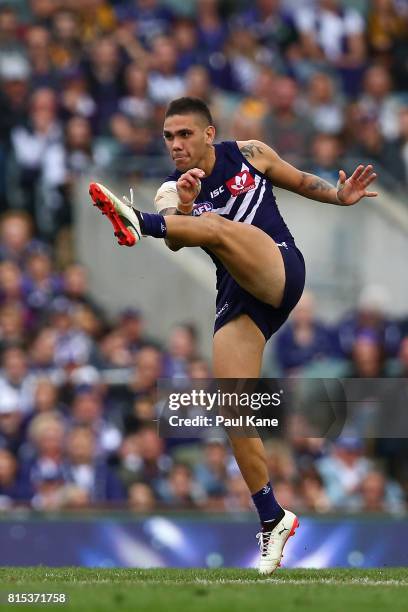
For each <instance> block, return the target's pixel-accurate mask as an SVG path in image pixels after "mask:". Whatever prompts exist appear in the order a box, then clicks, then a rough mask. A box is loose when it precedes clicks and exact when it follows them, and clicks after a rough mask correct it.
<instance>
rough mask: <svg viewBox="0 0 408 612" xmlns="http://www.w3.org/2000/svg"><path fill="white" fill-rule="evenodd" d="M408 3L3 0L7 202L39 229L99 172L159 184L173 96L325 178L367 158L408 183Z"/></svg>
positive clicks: (62, 222)
mask: <svg viewBox="0 0 408 612" xmlns="http://www.w3.org/2000/svg"><path fill="white" fill-rule="evenodd" d="M407 56H408V8H407V3H406V2H405V0H372V1H371V0H251V1H250V0H196V1H193V0H192V1H191V2H182V0H166V1H159V0H112V1H111V2H108V1H107V0H12V1H7V0H6V1H4V0H0V83H1V87H0V92H1V93H0V210H6V209H8V208H18V209H20V210H24V211H27V212H29V213H30V214H31V215H32V216H33V219H34V223H35V226H36V229H37V231H38V232H39V234H40V235H41V236H42V237H43V238H44V239H48V240H49V239H50V238H51V237H53V236H54V234H55V232H56V231H57V230H58V229H59V228H60V227H64V226H67V225H68V226H69V224H70V223H71V217H72V214H71V201H72V197H73V189H74V187H75V182H76V179H77V177H78V176H79V175H81V174H86V173H88V172H89V171H90V169H92V171H93V172H95V169H99V170H104V169H105V170H106V169H108V168H109V172H111V173H122V174H125V175H126V176H127V177H132V178H135V179H136V178H137V177H138V176H145V177H155V178H161V177H163V176H165V175H166V173H167V171H168V168H169V167H168V163H169V162H168V159H167V157H166V155H165V150H164V147H163V141H162V137H161V130H162V120H163V114H164V109H165V107H166V104H167V103H168V102H169V100H171V99H172V98H175V97H178V96H181V95H184V94H185V95H191V96H198V97H201V98H203V99H205V100H206V101H207V102H208V103H209V104H210V106H211V108H212V111H213V114H214V117H215V122H216V125H217V128H218V134H219V137H220V138H221V139H228V138H229V139H238V140H239V139H248V138H259V139H261V140H263V141H266V142H267V143H268V144H270V145H272V146H273V147H274V148H276V149H277V150H278V152H279V153H280V154H281V155H282V156H283V157H284V158H286V159H287V160H289V161H290V162H292V163H295V164H297V165H298V166H299V167H302V168H303V169H305V170H308V171H312V172H316V173H318V174H320V175H323V176H324V178H327V179H329V180H331V181H335V180H336V179H337V171H338V168H339V164H342V165H344V168H345V170H348V169H350V168H351V167H352V166H353V165H354V160H358V161H359V162H374V163H375V164H376V166H377V167H378V172H379V174H380V177H381V180H382V182H383V184H384V185H385V186H386V187H388V188H389V189H397V188H398V186H399V185H406V184H407V180H408V97H407V93H406V92H407V91H408V68H407V60H406V58H407Z"/></svg>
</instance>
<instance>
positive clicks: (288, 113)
mask: <svg viewBox="0 0 408 612" xmlns="http://www.w3.org/2000/svg"><path fill="white" fill-rule="evenodd" d="M298 93H299V90H298V86H297V84H296V82H295V81H294V80H293V79H291V78H289V77H278V78H277V79H276V80H275V88H274V95H273V96H272V107H271V112H270V115H268V116H267V117H266V119H265V122H264V126H263V133H264V140H265V142H266V144H268V145H270V146H271V147H272V148H273V149H275V150H276V151H277V152H278V153H279V155H281V156H282V157H283V158H284V159H286V160H287V161H289V162H290V163H294V164H295V165H296V164H301V163H302V161H303V160H304V159H305V158H306V157H307V155H308V153H309V143H310V139H311V137H312V134H313V127H312V125H311V124H310V123H309V121H308V120H307V119H305V117H303V116H301V115H300V114H299V113H298V112H297V110H296V100H297V97H298Z"/></svg>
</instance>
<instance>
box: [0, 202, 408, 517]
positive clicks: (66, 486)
mask: <svg viewBox="0 0 408 612" xmlns="http://www.w3.org/2000/svg"><path fill="white" fill-rule="evenodd" d="M56 262H58V258H56V257H55V251H54V252H53V251H51V249H50V247H49V246H48V245H47V244H46V243H44V242H42V241H40V240H39V239H38V238H36V237H35V234H34V233H33V224H32V220H31V218H30V216H29V215H28V213H26V212H24V211H8V212H6V213H4V215H3V217H2V219H1V221H0V510H5V511H7V510H10V509H12V508H16V507H28V508H31V509H34V510H38V511H43V510H44V511H46V510H60V509H84V508H89V507H93V508H105V507H109V508H120V509H123V508H125V509H126V508H127V509H129V510H132V511H135V512H151V511H155V510H163V509H169V510H184V511H185V510H188V509H193V508H199V509H203V510H213V511H227V512H235V511H247V510H250V509H251V508H252V501H251V499H250V496H249V493H248V490H247V489H246V486H245V484H244V482H243V480H242V477H241V476H240V474H239V472H238V468H237V465H236V463H235V460H234V459H233V457H232V455H231V452H230V449H229V445H228V442H227V441H226V440H223V439H218V440H216V439H214V438H208V439H206V440H205V441H204V442H198V441H197V440H192V439H190V440H182V439H177V440H176V439H163V438H161V437H159V435H158V429H157V418H158V417H159V416H160V410H161V405H160V402H159V397H158V395H157V388H156V382H157V380H158V378H160V377H166V378H169V379H171V380H173V381H175V382H177V380H180V379H182V380H189V379H205V378H210V377H211V369H210V365H209V363H208V362H207V361H206V360H205V359H203V357H202V355H201V354H200V339H199V338H198V336H197V332H196V330H195V328H194V327H193V326H192V325H189V324H188V323H185V322H184V323H181V324H180V325H177V326H176V327H174V329H172V330H171V332H170V334H169V336H168V338H167V339H166V341H165V342H164V343H163V342H159V341H158V339H157V338H155V336H154V330H153V329H149V328H147V326H146V324H145V322H144V318H143V313H142V312H140V311H138V310H137V309H135V308H133V309H131V308H127V309H125V310H123V311H122V312H121V313H119V315H118V316H117V318H115V319H110V318H109V317H107V316H106V315H105V313H104V312H103V310H102V309H101V307H100V305H99V304H98V303H97V302H95V300H94V299H93V298H92V297H91V296H90V294H89V290H88V284H87V276H86V270H85V269H84V267H83V266H81V265H80V264H78V263H74V262H71V263H70V264H68V265H66V266H65V267H63V268H60V267H58V265H57V263H56ZM265 367H266V371H265V374H267V375H269V376H282V375H284V376H287V377H294V376H298V377H306V376H315V377H328V376H338V377H341V376H352V377H354V378H358V379H365V378H367V379H372V378H377V377H387V376H388V377H394V378H396V377H407V375H408V321H406V320H405V321H404V320H402V321H394V320H391V319H390V318H389V317H388V316H387V295H386V293H385V292H384V290H383V289H382V288H381V287H367V288H366V289H364V290H363V292H362V295H361V298H360V301H359V304H358V306H357V308H356V310H355V311H354V312H351V313H349V314H348V315H347V316H346V317H345V318H344V319H343V320H341V321H339V322H338V323H337V324H336V325H332V326H330V327H329V326H327V325H326V324H325V323H324V322H323V321H320V320H319V319H318V318H317V317H316V313H315V308H314V302H313V296H312V295H310V294H309V293H306V294H305V295H304V296H303V298H302V300H301V302H300V304H299V305H298V307H297V308H296V310H295V311H294V313H293V315H292V317H291V319H290V320H289V322H288V323H287V324H286V325H285V326H284V328H282V330H281V331H280V333H279V334H278V337H277V340H276V342H275V345H274V351H273V356H270V357H269V358H268V359H267V363H266V364H265ZM403 392H404V393H406V391H405V387H404V389H403ZM405 397H406V396H405ZM369 401H370V398H366V401H365V403H364V405H363V404H361V406H362V408H361V410H362V415H363V412H364V415H365V414H366V412H367V410H368V412H369V413H370V410H371V409H370V406H369ZM404 401H405V404H406V400H404ZM367 402H368V403H367ZM405 404H404V406H405ZM364 415H363V416H364ZM397 427H398V426H397ZM398 431H399V430H397V435H398ZM401 432H402V430H401ZM372 438H373V437H372V436H371V437H370V436H369V435H366V434H365V433H364V431H363V432H361V431H354V432H352V434H350V432H348V435H345V436H343V437H342V438H341V439H340V440H337V441H336V442H329V441H328V440H324V439H323V438H321V439H320V438H316V437H313V436H309V437H307V438H305V437H302V436H300V435H299V433H298V432H296V431H295V430H293V435H291V436H290V439H278V438H276V437H270V438H268V439H267V441H266V445H267V453H268V467H269V470H270V473H271V478H272V481H273V483H274V486H275V489H276V495H277V497H278V499H279V501H280V503H281V504H283V505H285V506H289V507H291V508H295V509H298V510H299V511H302V512H321V513H325V512H332V511H333V512H334V511H350V512H391V513H401V512H405V511H406V508H407V495H408V448H407V444H406V440H405V439H404V440H401V439H399V438H397V437H394V438H389V439H380V440H375V439H372Z"/></svg>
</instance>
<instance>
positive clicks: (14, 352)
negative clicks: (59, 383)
mask: <svg viewBox="0 0 408 612" xmlns="http://www.w3.org/2000/svg"><path fill="white" fill-rule="evenodd" d="M1 363H2V372H1V376H0V389H1V390H2V391H1V392H3V390H4V391H5V390H6V389H10V390H12V391H14V392H16V393H17V394H18V397H19V406H20V408H21V409H22V410H24V411H26V410H27V409H28V407H29V405H30V402H31V400H32V395H31V393H32V377H31V376H30V373H29V366H28V357H27V355H26V352H25V351H24V350H23V349H22V348H20V347H19V346H13V345H11V346H9V347H7V348H5V349H4V351H3V355H2V361H1Z"/></svg>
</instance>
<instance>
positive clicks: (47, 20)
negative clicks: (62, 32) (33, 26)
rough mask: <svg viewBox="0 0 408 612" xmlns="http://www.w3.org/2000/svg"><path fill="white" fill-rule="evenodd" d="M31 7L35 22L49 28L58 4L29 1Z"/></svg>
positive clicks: (41, 0)
mask: <svg viewBox="0 0 408 612" xmlns="http://www.w3.org/2000/svg"><path fill="white" fill-rule="evenodd" d="M29 5H30V11H31V13H32V16H33V18H34V19H33V21H35V22H36V23H41V24H42V25H44V26H45V27H49V26H50V25H51V22H52V16H53V14H54V13H55V11H56V10H57V8H58V4H57V3H56V2H55V1H54V0H29Z"/></svg>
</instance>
